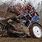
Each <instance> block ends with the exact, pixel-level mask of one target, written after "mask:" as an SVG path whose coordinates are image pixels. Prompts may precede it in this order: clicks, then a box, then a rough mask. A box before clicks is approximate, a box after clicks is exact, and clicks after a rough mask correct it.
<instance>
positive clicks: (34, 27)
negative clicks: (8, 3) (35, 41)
mask: <svg viewBox="0 0 42 42" xmlns="http://www.w3.org/2000/svg"><path fill="white" fill-rule="evenodd" d="M33 19H34V18H32V16H31V15H30V14H29V13H28V14H24V15H19V16H16V15H14V16H13V17H11V18H8V19H5V18H3V19H2V20H0V36H4V35H9V36H14V35H15V36H17V37H26V36H30V37H36V38H41V37H42V27H41V25H40V24H39V23H38V19H37V18H35V19H37V20H36V21H35V20H34V21H33Z"/></svg>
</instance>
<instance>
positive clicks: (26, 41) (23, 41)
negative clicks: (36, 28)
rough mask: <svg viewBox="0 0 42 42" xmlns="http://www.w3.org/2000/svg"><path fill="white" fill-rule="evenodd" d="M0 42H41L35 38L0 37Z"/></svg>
mask: <svg viewBox="0 0 42 42" xmlns="http://www.w3.org/2000/svg"><path fill="white" fill-rule="evenodd" d="M0 42H42V38H41V39H37V38H14V37H13V38H10V37H1V38H0Z"/></svg>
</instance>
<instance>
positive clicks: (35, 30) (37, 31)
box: [29, 23, 42, 38]
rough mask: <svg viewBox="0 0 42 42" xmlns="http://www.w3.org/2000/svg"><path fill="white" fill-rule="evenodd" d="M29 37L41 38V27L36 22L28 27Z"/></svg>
mask: <svg viewBox="0 0 42 42" xmlns="http://www.w3.org/2000/svg"><path fill="white" fill-rule="evenodd" d="M29 31H30V35H31V37H34V38H35V37H36V38H41V37H42V28H41V25H40V24H38V23H34V24H32V25H31V27H30V28H29Z"/></svg>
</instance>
